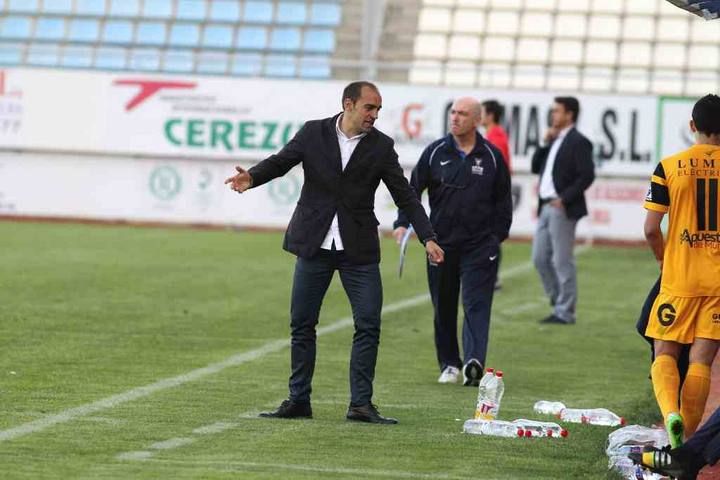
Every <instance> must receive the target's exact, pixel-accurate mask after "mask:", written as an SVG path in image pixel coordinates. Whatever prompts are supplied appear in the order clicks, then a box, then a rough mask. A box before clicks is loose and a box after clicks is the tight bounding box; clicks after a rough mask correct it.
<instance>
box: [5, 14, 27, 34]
mask: <svg viewBox="0 0 720 480" xmlns="http://www.w3.org/2000/svg"><path fill="white" fill-rule="evenodd" d="M0 21H1V22H2V23H0V37H2V38H17V39H21V38H29V37H30V30H31V28H32V19H31V18H30V17H17V16H9V17H5V18H3V19H2V20H0Z"/></svg>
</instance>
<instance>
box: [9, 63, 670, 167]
mask: <svg viewBox="0 0 720 480" xmlns="http://www.w3.org/2000/svg"><path fill="white" fill-rule="evenodd" d="M2 74H3V77H4V78H5V84H6V85H7V89H6V90H7V91H14V92H21V96H20V97H18V98H14V99H13V102H14V107H13V108H15V109H20V110H21V112H22V114H21V125H19V124H17V119H16V120H15V122H16V123H14V124H13V125H14V126H13V128H9V127H8V128H6V129H5V130H3V129H0V148H6V149H7V148H15V149H27V150H49V151H68V152H81V153H96V154H103V153H109V154H118V155H138V156H173V157H187V158H218V159H243V160H253V161H257V160H260V159H262V158H264V157H266V156H267V155H269V154H271V153H273V152H275V151H277V150H278V149H279V148H281V147H282V146H283V145H284V144H285V143H286V142H287V140H288V139H289V138H291V137H292V135H293V134H294V133H295V132H296V131H297V130H298V129H299V128H300V126H301V125H302V124H303V122H305V121H306V120H308V119H313V118H323V117H326V116H330V115H332V114H334V113H337V112H338V111H339V110H340V96H341V92H342V89H343V87H344V85H345V84H344V83H343V82H338V81H322V82H320V81H300V80H271V79H261V80H259V79H238V78H224V77H199V76H159V75H142V74H133V73H118V74H114V73H103V72H81V71H77V72H76V71H58V70H33V69H8V70H5V71H2ZM380 89H381V92H382V94H383V110H382V111H381V113H380V119H379V121H378V123H377V126H378V128H379V129H381V130H382V131H384V132H386V133H387V134H389V135H391V136H392V137H393V138H395V140H396V145H397V150H398V154H399V155H400V160H401V163H402V164H403V165H405V166H408V167H411V166H412V165H414V164H415V162H416V161H417V159H418V157H419V156H420V153H421V152H422V149H423V148H424V147H425V146H426V145H427V144H428V143H430V142H431V141H432V140H434V139H436V138H439V137H441V136H443V135H444V134H445V132H446V128H445V124H446V119H447V111H448V108H449V106H450V104H451V103H452V99H453V98H457V97H459V96H463V95H472V96H475V97H477V98H478V99H481V100H482V99H489V98H496V99H498V100H499V101H500V102H501V103H503V104H504V105H505V106H506V123H507V125H508V128H509V133H510V140H511V154H512V156H513V166H514V169H515V170H516V171H521V172H522V171H528V169H529V164H530V163H529V162H530V157H531V155H532V153H533V152H534V150H535V148H536V147H537V145H538V144H539V143H540V142H541V141H542V137H543V134H544V131H545V128H546V125H547V119H548V114H549V109H550V106H551V104H552V100H553V94H551V93H547V92H527V91H510V90H503V91H494V90H480V89H460V88H447V87H434V86H408V85H392V84H388V85H383V84H381V85H380ZM559 93H562V92H559ZM6 97H7V95H6V96H0V113H1V112H2V108H3V105H4V104H5V103H7V102H8V101H9V100H8V98H6ZM578 98H579V99H580V103H581V114H580V121H579V125H578V126H579V129H580V130H581V131H582V132H583V133H585V135H587V136H588V137H589V138H590V139H591V140H592V141H593V142H594V144H595V159H596V163H597V165H598V173H599V174H607V175H620V176H642V177H647V176H648V175H649V174H650V173H651V172H652V166H653V164H654V163H655V159H656V156H657V154H656V151H655V149H656V147H657V143H656V141H655V136H656V126H657V123H658V118H657V115H658V108H657V98H656V97H652V96H620V95H578ZM6 108H9V107H6Z"/></svg>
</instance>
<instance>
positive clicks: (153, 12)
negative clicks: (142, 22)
mask: <svg viewBox="0 0 720 480" xmlns="http://www.w3.org/2000/svg"><path fill="white" fill-rule="evenodd" d="M142 6H143V8H142V16H143V17H146V18H170V17H171V16H172V11H173V3H172V0H143V4H142Z"/></svg>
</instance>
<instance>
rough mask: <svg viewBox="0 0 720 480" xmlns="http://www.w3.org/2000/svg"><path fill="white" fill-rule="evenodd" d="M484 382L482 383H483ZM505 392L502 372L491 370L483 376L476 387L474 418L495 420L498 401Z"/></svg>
mask: <svg viewBox="0 0 720 480" xmlns="http://www.w3.org/2000/svg"><path fill="white" fill-rule="evenodd" d="M483 382H484V383H483ZM504 393H505V384H504V382H503V372H502V371H501V370H495V371H492V369H488V373H486V374H485V376H483V378H482V380H481V383H480V387H478V401H477V408H476V409H475V419H476V420H495V419H496V418H497V416H498V413H499V412H500V402H501V401H502V397H503V394H504Z"/></svg>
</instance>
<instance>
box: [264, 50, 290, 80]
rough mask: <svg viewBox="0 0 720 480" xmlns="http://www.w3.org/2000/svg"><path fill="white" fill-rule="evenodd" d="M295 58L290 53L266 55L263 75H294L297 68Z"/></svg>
mask: <svg viewBox="0 0 720 480" xmlns="http://www.w3.org/2000/svg"><path fill="white" fill-rule="evenodd" d="M295 58H296V57H293V56H291V55H267V56H266V57H265V75H267V76H268V77H294V76H295V72H296V70H297V68H296V64H295Z"/></svg>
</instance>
